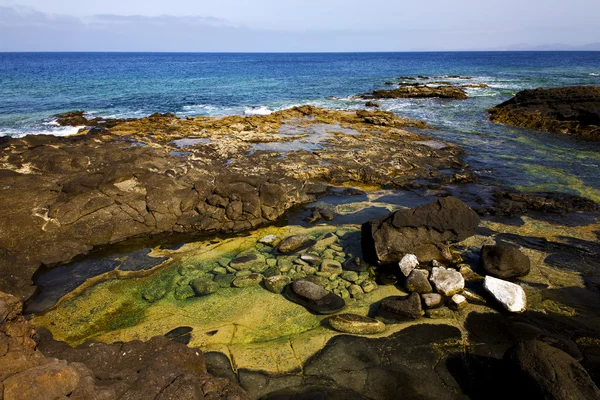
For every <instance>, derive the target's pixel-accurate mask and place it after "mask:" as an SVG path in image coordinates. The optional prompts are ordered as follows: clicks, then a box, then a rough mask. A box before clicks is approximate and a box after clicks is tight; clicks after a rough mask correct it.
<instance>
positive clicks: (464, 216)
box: [361, 197, 479, 265]
mask: <svg viewBox="0 0 600 400" xmlns="http://www.w3.org/2000/svg"><path fill="white" fill-rule="evenodd" d="M478 225H479V217H478V216H477V214H476V213H475V212H474V211H473V210H471V209H470V208H469V207H468V206H467V205H466V204H465V203H463V202H462V201H460V200H458V199H457V198H455V197H445V198H442V199H440V200H437V201H435V202H433V203H430V204H426V205H423V206H419V207H416V208H414V209H407V210H400V211H396V212H394V213H392V214H391V215H389V216H388V217H385V218H382V219H379V220H375V221H371V222H367V223H365V224H363V226H362V239H361V241H362V249H363V254H364V257H365V260H367V261H368V262H370V263H373V264H380V265H381V264H390V263H393V262H398V261H400V260H402V258H403V257H404V256H405V255H406V254H414V255H416V257H417V258H418V259H419V260H421V261H431V260H438V259H439V260H441V259H449V258H451V255H450V254H449V250H448V244H449V243H451V242H459V241H461V240H464V239H466V238H468V237H469V236H472V235H474V234H475V230H476V229H477V226H478Z"/></svg>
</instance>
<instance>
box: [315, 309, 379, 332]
mask: <svg viewBox="0 0 600 400" xmlns="http://www.w3.org/2000/svg"><path fill="white" fill-rule="evenodd" d="M327 322H329V325H330V326H331V327H332V328H333V329H335V330H336V331H338V332H342V333H350V334H353V335H375V334H378V333H382V332H384V331H385V324H384V323H383V322H381V321H378V320H376V319H374V318H369V317H363V316H362V315H357V314H337V315H334V316H333V317H330V318H329V319H328V320H327Z"/></svg>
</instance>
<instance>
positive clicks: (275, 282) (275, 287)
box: [264, 275, 292, 294]
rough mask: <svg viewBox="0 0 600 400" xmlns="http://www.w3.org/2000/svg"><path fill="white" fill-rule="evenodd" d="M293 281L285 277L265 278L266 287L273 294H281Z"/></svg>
mask: <svg viewBox="0 0 600 400" xmlns="http://www.w3.org/2000/svg"><path fill="white" fill-rule="evenodd" d="M291 281H292V280H291V279H290V277H288V276H285V275H275V276H271V277H268V278H265V280H264V283H265V287H266V288H267V289H268V290H270V291H271V292H273V293H276V294H280V293H282V292H283V289H285V287H286V286H287V285H289V284H290V282H291Z"/></svg>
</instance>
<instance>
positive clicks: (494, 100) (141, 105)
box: [0, 52, 600, 198]
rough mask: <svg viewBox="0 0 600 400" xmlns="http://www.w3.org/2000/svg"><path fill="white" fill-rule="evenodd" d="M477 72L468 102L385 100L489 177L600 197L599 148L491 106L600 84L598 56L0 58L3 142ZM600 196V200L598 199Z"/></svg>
mask: <svg viewBox="0 0 600 400" xmlns="http://www.w3.org/2000/svg"><path fill="white" fill-rule="evenodd" d="M405 75H407V76H411V75H426V76H431V77H441V78H439V80H448V79H447V78H443V76H445V75H463V76H465V75H466V76H472V77H473V79H470V80H455V81H456V82H457V83H486V84H488V85H490V86H491V88H486V89H468V92H469V96H470V98H469V99H468V100H464V101H443V100H436V99H428V100H405V99H402V100H385V101H383V102H382V109H386V110H391V111H394V112H396V113H398V114H401V115H405V116H408V117H412V118H417V119H422V120H425V121H427V122H429V123H430V124H431V125H432V126H433V127H435V128H436V129H435V130H432V131H428V132H427V133H428V134H429V135H432V136H434V137H436V138H438V139H441V140H446V141H449V142H452V143H456V144H458V145H460V146H462V147H463V148H465V149H466V150H467V152H468V155H467V161H468V162H470V163H471V164H472V165H473V167H474V168H475V169H476V170H477V172H478V174H479V175H480V176H481V178H482V179H483V180H484V181H485V180H487V181H491V182H492V183H498V184H502V185H511V186H516V187H520V188H525V189H530V190H534V189H546V190H562V191H570V192H573V193H579V194H584V195H586V196H588V197H592V198H594V197H595V196H600V195H599V194H598V192H597V191H599V190H600V158H599V157H598V149H599V146H598V145H597V144H594V143H588V142H580V141H577V140H574V139H571V138H568V137H564V136H562V135H552V134H542V133H537V132H529V131H524V130H521V129H516V128H509V127H504V126H499V125H494V124H491V123H490V122H488V121H487V114H486V113H485V110H486V109H488V108H490V107H492V106H494V105H496V104H498V103H500V102H502V101H505V100H507V99H508V98H510V97H511V96H512V95H514V94H515V93H516V92H518V91H520V90H523V89H529V88H536V87H556V86H565V85H582V84H591V85H594V84H595V85H600V52H479V53H355V54H352V53H336V54H145V53H132V54H118V53H107V54H102V53H89V54H87V53H64V54H62V53H0V135H9V136H22V135H24V134H28V133H50V134H57V135H65V134H69V133H73V132H75V131H76V129H73V128H60V127H57V126H56V124H54V123H53V118H52V115H54V114H56V113H59V112H65V111H71V110H77V109H79V110H84V111H86V112H87V113H88V114H89V115H90V116H104V117H141V116H144V115H149V114H151V113H154V112H174V113H176V114H177V115H179V116H187V115H229V114H241V115H244V114H246V115H248V114H264V113H269V112H272V111H275V110H279V109H283V108H287V107H290V106H294V105H301V104H313V105H317V106H322V107H329V108H342V109H357V108H362V107H363V101H360V100H356V99H353V98H352V96H354V95H356V94H359V93H365V92H369V91H371V90H373V89H376V88H385V87H386V86H385V82H386V81H391V80H394V78H396V77H399V76H405ZM599 198H600V197H599Z"/></svg>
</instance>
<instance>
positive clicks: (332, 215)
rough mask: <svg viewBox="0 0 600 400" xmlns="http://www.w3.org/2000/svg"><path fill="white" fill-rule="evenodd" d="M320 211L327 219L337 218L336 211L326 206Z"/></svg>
mask: <svg viewBox="0 0 600 400" xmlns="http://www.w3.org/2000/svg"><path fill="white" fill-rule="evenodd" d="M319 213H320V214H321V217H322V218H323V219H324V220H325V221H332V220H333V219H334V218H335V213H334V212H333V211H331V210H328V209H325V208H321V209H319Z"/></svg>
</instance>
